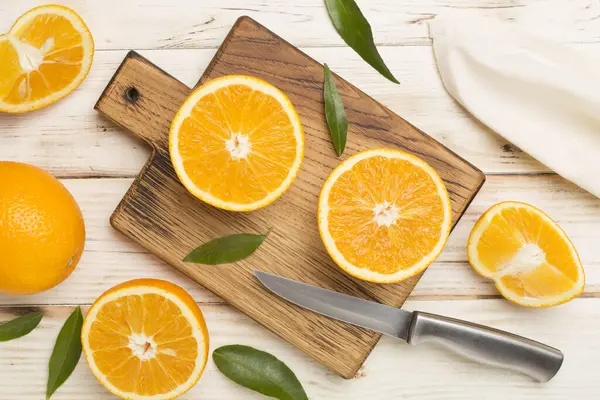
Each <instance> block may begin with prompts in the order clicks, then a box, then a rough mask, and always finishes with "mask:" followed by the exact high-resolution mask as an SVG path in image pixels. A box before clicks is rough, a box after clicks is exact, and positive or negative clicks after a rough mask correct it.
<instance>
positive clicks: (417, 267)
mask: <svg viewBox="0 0 600 400" xmlns="http://www.w3.org/2000/svg"><path fill="white" fill-rule="evenodd" d="M451 214H452V213H451V206H450V199H449V197H448V193H447V191H446V189H445V186H444V184H443V182H442V180H441V178H440V177H439V176H438V175H437V173H436V172H435V171H434V170H433V168H431V167H430V166H429V165H427V164H426V163H425V162H424V161H422V160H421V159H419V158H417V157H414V156H412V155H410V154H407V153H404V152H401V151H397V150H391V149H376V150H368V151H364V152H362V153H359V154H357V155H355V156H353V157H350V158H349V159H347V160H346V161H344V162H343V163H342V164H341V165H340V166H338V167H337V168H336V169H335V170H334V171H333V172H332V173H331V175H330V176H329V178H328V179H327V181H326V182H325V185H324V186H323V189H322V191H321V196H320V198H319V230H320V232H321V237H322V239H323V243H324V244H325V247H326V248H327V251H328V252H329V254H330V255H331V256H332V258H333V259H334V261H335V262H336V263H337V264H338V265H339V266H340V267H341V268H342V269H344V270H345V271H346V272H348V273H350V274H351V275H354V276H356V277H358V278H361V279H365V280H368V281H372V282H379V283H391V282H398V281H401V280H403V279H406V278H408V277H410V276H413V275H415V274H417V273H419V272H421V271H422V270H424V269H425V268H427V266H429V265H430V264H431V263H432V262H433V261H434V260H435V258H437V256H438V255H439V253H440V252H441V250H442V248H443V246H444V244H445V243H446V240H447V238H448V235H449V233H450V228H451V222H452V215H451Z"/></svg>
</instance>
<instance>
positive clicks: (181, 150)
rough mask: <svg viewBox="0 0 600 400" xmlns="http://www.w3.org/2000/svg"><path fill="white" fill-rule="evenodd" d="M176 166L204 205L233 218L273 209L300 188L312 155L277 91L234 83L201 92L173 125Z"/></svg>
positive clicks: (224, 81) (228, 80)
mask: <svg viewBox="0 0 600 400" xmlns="http://www.w3.org/2000/svg"><path fill="white" fill-rule="evenodd" d="M169 150H170V153H171V160H172V162H173V166H174V168H175V171H176V172H177V175H178V176H179V179H180V180H181V182H182V183H183V185H184V186H185V187H186V188H187V189H188V190H189V191H190V192H191V193H192V194H193V195H194V196H196V197H198V198H199V199H200V200H203V201H205V202H206V203H208V204H211V205H213V206H215V207H219V208H222V209H225V210H232V211H252V210H256V209H259V208H262V207H265V206H266V205H268V204H270V203H271V202H273V201H274V200H276V199H277V198H278V197H279V196H281V195H282V194H283V193H284V192H285V191H286V190H287V189H288V188H289V187H290V185H291V184H292V182H293V181H294V179H295V178H296V175H298V171H299V170H300V165H301V163H302V157H303V155H304V131H303V130H302V125H301V124H300V118H299V117H298V114H297V113H296V110H295V108H294V106H293V105H292V103H291V102H290V100H289V99H288V98H287V96H286V95H285V94H283V93H282V92H281V91H280V90H279V89H277V88H276V87H275V86H273V85H271V84H269V83H267V82H264V81H262V80H260V79H257V78H253V77H250V76H241V75H229V76H224V77H221V78H217V79H214V80H212V81H210V82H208V83H206V84H205V85H203V86H201V87H200V88H198V89H197V90H195V91H194V92H193V93H192V95H191V96H190V97H189V98H188V99H187V100H186V102H185V103H184V104H183V105H182V106H181V108H180V109H179V112H178V113H177V115H176V116H175V119H174V120H173V123H172V125H171V132H170V136H169Z"/></svg>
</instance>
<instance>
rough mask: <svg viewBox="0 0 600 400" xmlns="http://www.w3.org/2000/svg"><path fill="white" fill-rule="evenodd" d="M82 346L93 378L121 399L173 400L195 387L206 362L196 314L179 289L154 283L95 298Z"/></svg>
mask: <svg viewBox="0 0 600 400" xmlns="http://www.w3.org/2000/svg"><path fill="white" fill-rule="evenodd" d="M81 342H82V345H83V352H84V354H85V358H86V360H87V362H88V364H89V366H90V369H91V370H92V373H93V374H94V375H95V376H96V378H98V380H99V381H100V383H102V385H104V387H106V388H107V389H108V390H109V391H110V392H112V393H113V394H115V395H116V396H119V397H120V398H122V399H135V400H142V399H148V400H150V399H151V400H166V399H173V398H176V397H178V396H180V395H182V394H183V393H185V392H187V391H188V390H189V389H191V388H192V387H193V386H194V385H195V384H196V382H198V379H200V376H201V375H202V372H203V371H204V367H205V366H206V362H207V360H208V345H209V340H208V331H207V329H206V322H205V321H204V316H203V315H202V312H201V311H200V308H199V307H198V305H197V304H196V302H195V301H194V299H193V298H192V297H191V296H190V295H189V294H188V293H187V292H186V291H184V290H183V289H182V288H180V287H179V286H177V285H174V284H172V283H169V282H165V281H161V280H156V279H138V280H133V281H130V282H125V283H123V284H121V285H118V286H115V287H114V288H112V289H110V290H108V291H107V292H106V293H104V294H103V295H102V296H100V297H99V298H98V299H97V300H96V301H95V302H94V304H93V305H92V307H91V308H90V310H89V312H88V314H87V316H86V318H85V321H84V323H83V328H82V331H81Z"/></svg>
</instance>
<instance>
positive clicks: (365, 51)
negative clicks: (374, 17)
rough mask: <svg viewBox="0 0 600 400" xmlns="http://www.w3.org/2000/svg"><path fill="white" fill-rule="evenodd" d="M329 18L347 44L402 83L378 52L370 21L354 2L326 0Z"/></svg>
mask: <svg viewBox="0 0 600 400" xmlns="http://www.w3.org/2000/svg"><path fill="white" fill-rule="evenodd" d="M325 5H326V6H327V11H328V12H329V18H331V22H332V23H333V26H334V27H335V29H336V30H337V31H338V33H339V34H340V36H341V37H342V39H344V41H345V42H346V44H347V45H348V46H350V47H352V48H353V49H354V51H356V52H357V53H358V55H359V56H361V57H362V59H363V60H365V61H366V62H368V63H369V64H370V65H371V66H372V67H373V68H375V69H376V70H377V71H379V73H380V74H381V75H383V76H385V77H386V78H388V79H389V80H390V81H392V82H394V83H400V82H398V80H397V79H396V78H395V77H394V75H392V73H391V72H390V70H389V69H388V67H387V66H386V65H385V62H384V61H383V58H381V55H380V54H379V52H378V51H377V47H376V46H375V41H374V40H373V32H372V30H371V25H369V21H367V19H366V18H365V16H364V15H363V14H362V12H361V11H360V8H358V6H357V5H356V3H355V2H354V0H325Z"/></svg>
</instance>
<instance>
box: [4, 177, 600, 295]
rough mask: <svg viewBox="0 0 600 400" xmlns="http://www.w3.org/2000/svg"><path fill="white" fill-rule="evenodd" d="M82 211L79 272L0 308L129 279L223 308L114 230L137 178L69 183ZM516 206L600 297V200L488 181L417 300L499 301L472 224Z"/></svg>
mask: <svg viewBox="0 0 600 400" xmlns="http://www.w3.org/2000/svg"><path fill="white" fill-rule="evenodd" d="M62 182H63V183H64V184H65V185H66V186H67V188H69V190H70V191H71V192H72V193H73V195H74V196H75V198H76V199H77V201H78V203H79V205H80V207H81V208H82V211H83V214H84V217H85V221H86V228H87V243H86V250H85V252H84V254H83V257H82V260H81V263H80V265H79V267H78V268H77V269H76V270H75V273H74V274H73V275H72V276H71V277H70V278H69V279H68V280H67V281H65V282H64V283H62V284H61V285H59V286H58V287H56V288H54V289H52V290H50V291H48V292H44V293H40V294H38V295H33V296H3V295H0V304H91V303H92V302H93V301H94V300H95V299H96V297H98V296H99V295H100V294H101V293H102V292H103V291H104V290H106V289H108V288H110V287H112V286H114V285H116V284H118V283H121V282H124V281H126V280H129V279H135V278H142V277H155V278H160V279H166V280H169V281H172V282H175V283H177V284H179V285H181V286H183V287H184V288H185V289H186V290H188V291H189V292H190V293H192V294H193V296H194V297H195V298H196V299H197V300H198V301H202V302H221V300H220V299H219V298H218V297H216V296H214V295H212V294H210V293H209V292H208V291H207V290H205V289H202V288H200V287H199V286H198V285H197V284H196V283H194V282H192V281H191V280H189V279H188V278H185V277H183V276H182V275H181V274H179V273H178V272H176V271H174V270H173V269H172V268H171V267H169V266H168V265H166V264H165V263H164V262H162V261H160V260H159V259H158V258H156V257H155V256H153V255H151V254H149V253H148V252H147V251H146V250H144V249H143V248H142V247H140V246H138V245H137V244H135V243H133V242H132V241H131V240H129V239H128V238H126V237H125V236H123V235H121V234H120V233H118V232H116V231H115V230H114V229H113V228H112V227H111V226H110V224H109V221H108V219H109V217H110V214H111V213H112V211H113V210H114V209H115V207H116V206H117V204H118V203H119V201H120V200H121V198H122V197H123V195H124V194H125V192H126V191H127V189H128V188H129V186H131V183H132V182H133V180H132V179H67V180H62ZM503 200H518V201H524V202H527V203H530V204H533V205H535V206H537V207H539V208H541V209H543V210H545V211H546V212H547V213H548V214H549V215H550V216H552V217H553V218H554V219H555V220H556V221H557V222H558V223H559V224H560V226H561V227H562V228H563V229H564V230H565V231H566V232H567V234H568V235H569V236H570V237H571V239H572V240H573V242H574V243H575V246H576V247H577V249H578V251H579V254H580V256H581V258H582V261H583V264H584V266H585V269H586V275H587V282H586V291H585V293H584V296H599V295H600V248H599V247H598V245H597V244H598V241H599V240H600V233H599V232H598V229H597V227H598V226H599V225H600V199H597V198H595V197H594V196H592V195H590V194H588V193H586V192H583V191H581V190H580V189H578V188H577V187H575V186H574V185H573V184H571V183H569V182H567V181H565V180H564V179H562V178H560V177H557V176H535V177H528V176H526V177H509V178H508V179H507V177H504V176H492V177H488V180H487V182H486V184H485V185H484V186H483V188H482V190H481V192H480V193H479V195H478V196H477V197H476V198H475V200H474V201H473V203H472V204H471V206H470V207H469V208H468V209H467V212H466V213H465V215H464V216H463V218H462V219H461V222H460V223H459V224H458V225H457V227H456V228H455V230H454V232H453V233H452V235H450V239H449V241H448V245H447V246H446V248H445V250H444V252H443V253H442V255H441V257H440V259H439V260H438V261H437V262H436V263H435V264H434V265H432V266H431V267H430V268H429V269H428V270H427V272H426V273H425V274H424V276H423V278H422V279H421V281H420V282H419V284H418V285H417V286H416V288H415V290H414V291H413V293H412V295H411V297H412V298H418V299H422V300H440V299H446V300H452V299H461V298H465V297H471V298H476V297H482V296H483V297H486V296H494V295H497V291H496V289H495V288H494V287H493V285H491V284H490V283H489V282H488V281H486V280H484V279H482V278H481V277H480V276H479V275H477V274H475V273H474V272H473V270H472V268H471V267H470V266H469V264H468V261H467V259H466V252H465V245H466V242H467V238H468V235H469V233H470V231H471V228H472V227H473V224H474V223H475V221H476V220H477V218H479V216H480V215H481V214H482V213H483V212H484V211H485V210H486V209H487V208H489V207H490V206H492V205H493V204H495V203H497V202H499V201H503Z"/></svg>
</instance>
